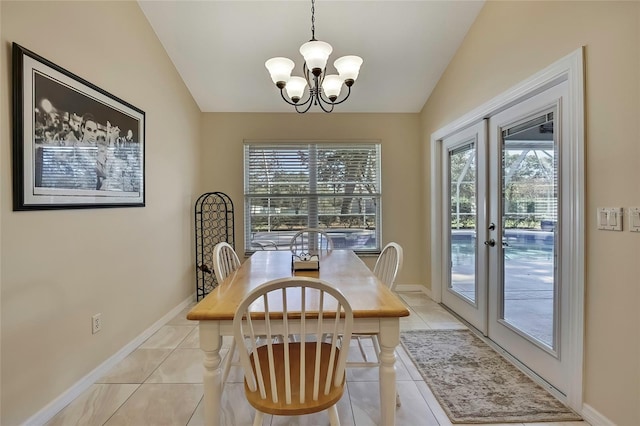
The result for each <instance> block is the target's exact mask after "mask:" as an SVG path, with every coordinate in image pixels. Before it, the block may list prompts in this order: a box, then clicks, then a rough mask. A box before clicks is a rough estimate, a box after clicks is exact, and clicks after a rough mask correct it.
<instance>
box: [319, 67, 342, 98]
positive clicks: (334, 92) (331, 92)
mask: <svg viewBox="0 0 640 426" xmlns="http://www.w3.org/2000/svg"><path fill="white" fill-rule="evenodd" d="M341 88H342V78H341V77H340V76H339V75H337V74H331V75H327V76H325V77H324V80H323V81H322V90H323V91H324V94H325V95H326V96H327V97H328V98H329V100H330V101H331V102H333V101H335V100H336V99H338V96H340V89H341Z"/></svg>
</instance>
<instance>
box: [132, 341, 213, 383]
mask: <svg viewBox="0 0 640 426" xmlns="http://www.w3.org/2000/svg"><path fill="white" fill-rule="evenodd" d="M203 360H204V353H203V352H202V351H201V350H200V349H176V350H174V351H173V352H172V353H171V354H170V355H169V356H168V357H167V358H166V359H165V360H164V361H163V362H162V364H160V365H159V366H158V368H156V370H155V371H154V372H153V373H151V375H150V376H149V378H148V379H147V380H146V381H145V383H202V371H203V366H202V362H203Z"/></svg>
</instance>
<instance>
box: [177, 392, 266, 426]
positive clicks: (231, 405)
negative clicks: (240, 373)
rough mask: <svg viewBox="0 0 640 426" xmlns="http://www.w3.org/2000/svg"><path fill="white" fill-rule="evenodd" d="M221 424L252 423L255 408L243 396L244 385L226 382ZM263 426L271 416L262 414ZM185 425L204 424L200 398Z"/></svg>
mask: <svg viewBox="0 0 640 426" xmlns="http://www.w3.org/2000/svg"><path fill="white" fill-rule="evenodd" d="M221 405H222V421H221V424H222V426H244V425H247V426H250V425H252V424H253V416H254V413H255V410H254V409H253V407H251V405H249V403H248V402H247V399H246V397H245V396H244V385H243V384H240V383H227V384H226V385H225V388H224V392H223V393H222V401H221ZM262 424H263V425H264V426H268V425H270V424H271V416H270V415H266V416H264V420H263V421H262ZM187 426H204V404H203V402H202V400H201V401H200V403H199V404H198V408H196V411H195V412H194V413H193V416H191V419H190V420H189V423H188V424H187Z"/></svg>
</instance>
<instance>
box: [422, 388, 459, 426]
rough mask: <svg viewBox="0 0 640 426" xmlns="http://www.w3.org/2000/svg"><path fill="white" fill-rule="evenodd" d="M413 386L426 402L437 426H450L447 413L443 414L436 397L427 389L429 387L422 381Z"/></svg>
mask: <svg viewBox="0 0 640 426" xmlns="http://www.w3.org/2000/svg"><path fill="white" fill-rule="evenodd" d="M415 384H416V387H417V388H418V391H419V392H420V394H421V395H422V397H423V398H424V400H425V401H426V402H427V405H429V409H430V410H431V413H432V414H433V415H434V417H435V418H436V420H437V421H438V424H439V425H440V426H452V423H451V420H449V417H447V413H445V412H444V410H443V409H442V407H441V406H440V403H439V402H438V400H437V399H436V396H435V395H434V394H433V392H431V389H429V386H428V385H427V384H426V383H425V382H423V381H416V382H415Z"/></svg>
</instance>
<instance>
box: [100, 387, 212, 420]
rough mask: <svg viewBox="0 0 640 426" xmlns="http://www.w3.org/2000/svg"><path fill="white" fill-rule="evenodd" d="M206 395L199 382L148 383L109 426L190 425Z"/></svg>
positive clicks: (117, 412)
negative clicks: (190, 420)
mask: <svg viewBox="0 0 640 426" xmlns="http://www.w3.org/2000/svg"><path fill="white" fill-rule="evenodd" d="M203 394H204V387H203V386H202V385H199V384H182V383H180V384H153V383H145V384H143V385H141V386H140V387H139V388H138V390H136V391H135V392H134V394H133V395H131V397H130V398H129V399H128V400H127V402H125V403H124V404H123V405H122V407H120V409H119V410H118V411H116V413H115V414H114V415H113V416H112V417H111V418H110V419H109V421H108V422H107V423H105V426H120V425H132V426H134V425H135V426H147V425H149V426H165V425H166V426H175V425H186V424H187V422H188V421H189V419H190V418H191V417H192V415H193V413H194V411H195V410H196V407H197V406H198V402H200V400H201V399H202V395H203Z"/></svg>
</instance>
